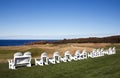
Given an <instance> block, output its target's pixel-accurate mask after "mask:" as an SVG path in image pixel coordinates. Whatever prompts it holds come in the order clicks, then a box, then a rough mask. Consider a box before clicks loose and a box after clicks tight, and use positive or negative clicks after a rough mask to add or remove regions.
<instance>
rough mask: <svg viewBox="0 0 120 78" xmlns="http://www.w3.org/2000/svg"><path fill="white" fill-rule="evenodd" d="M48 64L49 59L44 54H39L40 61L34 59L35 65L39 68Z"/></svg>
mask: <svg viewBox="0 0 120 78" xmlns="http://www.w3.org/2000/svg"><path fill="white" fill-rule="evenodd" d="M48 62H49V58H48V56H47V53H46V52H44V53H42V54H41V58H40V59H36V58H35V65H40V66H43V65H48Z"/></svg>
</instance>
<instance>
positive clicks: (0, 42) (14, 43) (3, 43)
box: [0, 40, 57, 46]
mask: <svg viewBox="0 0 120 78" xmlns="http://www.w3.org/2000/svg"><path fill="white" fill-rule="evenodd" d="M36 41H48V42H54V41H57V40H0V46H21V45H25V44H27V43H31V42H36Z"/></svg>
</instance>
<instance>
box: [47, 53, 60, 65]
mask: <svg viewBox="0 0 120 78" xmlns="http://www.w3.org/2000/svg"><path fill="white" fill-rule="evenodd" d="M60 61H61V56H60V55H59V52H54V54H53V57H52V59H49V62H50V63H52V64H56V63H60Z"/></svg>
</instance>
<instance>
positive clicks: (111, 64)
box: [0, 46, 120, 78]
mask: <svg viewBox="0 0 120 78" xmlns="http://www.w3.org/2000/svg"><path fill="white" fill-rule="evenodd" d="M116 47H117V54H115V55H110V56H104V57H99V58H94V59H91V58H89V59H86V60H80V61H72V62H67V63H60V64H56V65H52V64H51V65H48V66H34V65H33V66H32V67H30V68H27V67H21V68H17V69H16V70H9V69H8V64H7V63H1V64H0V78H120V46H116Z"/></svg>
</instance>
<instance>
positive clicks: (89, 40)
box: [26, 35, 120, 45]
mask: <svg viewBox="0 0 120 78" xmlns="http://www.w3.org/2000/svg"><path fill="white" fill-rule="evenodd" d="M66 43H120V35H114V36H108V37H89V38H76V39H63V40H58V41H55V42H49V41H37V42H32V43H28V44H26V45H34V44H66Z"/></svg>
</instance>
